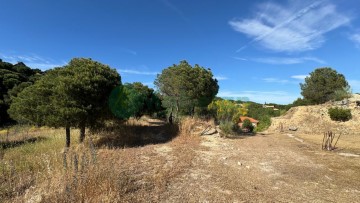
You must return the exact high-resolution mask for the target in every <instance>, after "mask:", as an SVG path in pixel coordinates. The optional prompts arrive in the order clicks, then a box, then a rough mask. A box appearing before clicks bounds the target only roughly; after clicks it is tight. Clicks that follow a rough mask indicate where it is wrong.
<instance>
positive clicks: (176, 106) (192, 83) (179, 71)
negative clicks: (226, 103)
mask: <svg viewBox="0 0 360 203" xmlns="http://www.w3.org/2000/svg"><path fill="white" fill-rule="evenodd" d="M155 85H156V86H157V88H158V89H159V91H160V94H161V96H162V99H163V105H164V107H166V108H167V109H168V110H169V111H172V110H175V112H176V113H177V114H178V113H181V114H185V115H189V114H191V115H193V114H194V111H195V108H196V107H206V106H207V105H208V104H210V103H211V101H212V100H213V99H214V98H215V95H216V94H217V92H218V90H219V86H218V84H217V80H216V79H214V78H213V74H212V72H211V70H210V69H205V68H203V67H200V66H199V65H195V66H194V67H192V66H191V65H190V64H188V63H187V62H186V61H181V62H180V64H178V65H173V66H171V67H168V68H166V69H164V70H163V71H162V72H161V74H159V75H158V76H157V78H156V80H155Z"/></svg>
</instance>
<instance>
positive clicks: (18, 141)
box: [0, 137, 46, 149]
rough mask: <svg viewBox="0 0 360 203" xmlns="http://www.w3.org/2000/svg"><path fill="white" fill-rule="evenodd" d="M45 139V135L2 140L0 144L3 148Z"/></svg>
mask: <svg viewBox="0 0 360 203" xmlns="http://www.w3.org/2000/svg"><path fill="white" fill-rule="evenodd" d="M45 139H46V138H45V137H31V138H26V139H23V140H14V141H0V146H1V148H2V149H8V148H14V147H19V146H21V145H24V144H27V143H35V142H38V141H42V140H45Z"/></svg>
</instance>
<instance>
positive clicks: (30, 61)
mask: <svg viewBox="0 0 360 203" xmlns="http://www.w3.org/2000/svg"><path fill="white" fill-rule="evenodd" d="M0 58H3V59H4V61H6V62H9V63H12V64H16V63H18V62H23V63H25V65H27V66H29V67H30V68H39V69H41V70H48V69H51V68H55V67H60V66H64V65H66V63H65V62H64V61H62V62H59V63H57V62H54V61H53V60H51V59H47V58H44V57H41V56H38V55H37V54H29V55H18V54H3V53H0Z"/></svg>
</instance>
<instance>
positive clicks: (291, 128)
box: [289, 126, 298, 131]
mask: <svg viewBox="0 0 360 203" xmlns="http://www.w3.org/2000/svg"><path fill="white" fill-rule="evenodd" d="M289 130H291V131H297V130H298V128H297V127H295V126H290V127H289Z"/></svg>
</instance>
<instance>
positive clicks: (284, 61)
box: [252, 57, 326, 65]
mask: <svg viewBox="0 0 360 203" xmlns="http://www.w3.org/2000/svg"><path fill="white" fill-rule="evenodd" d="M252 60H253V61H255V62H260V63H267V64H276V65H291V64H299V63H305V62H307V61H312V62H316V63H320V64H325V63H326V62H325V61H323V60H321V59H318V58H315V57H300V58H292V57H268V58H254V59H252Z"/></svg>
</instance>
